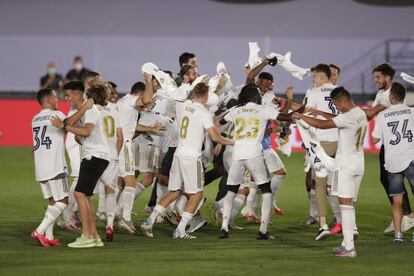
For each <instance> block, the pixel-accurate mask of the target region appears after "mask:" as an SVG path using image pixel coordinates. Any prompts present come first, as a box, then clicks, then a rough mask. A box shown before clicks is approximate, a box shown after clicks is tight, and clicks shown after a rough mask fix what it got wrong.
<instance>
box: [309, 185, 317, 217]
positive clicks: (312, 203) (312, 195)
mask: <svg viewBox="0 0 414 276" xmlns="http://www.w3.org/2000/svg"><path fill="white" fill-rule="evenodd" d="M308 195H309V201H310V207H309V216H311V217H315V218H316V217H318V207H317V206H316V192H315V189H311V190H310V192H309V194H308Z"/></svg>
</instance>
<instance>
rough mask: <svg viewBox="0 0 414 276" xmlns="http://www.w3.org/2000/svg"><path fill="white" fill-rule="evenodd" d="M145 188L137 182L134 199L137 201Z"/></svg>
mask: <svg viewBox="0 0 414 276" xmlns="http://www.w3.org/2000/svg"><path fill="white" fill-rule="evenodd" d="M145 189H146V188H145V186H144V185H142V184H141V183H140V182H137V185H136V186H135V194H134V199H137V198H138V197H139V196H140V195H141V194H142V193H143V192H144V191H145Z"/></svg>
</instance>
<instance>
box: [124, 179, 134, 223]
mask: <svg viewBox="0 0 414 276" xmlns="http://www.w3.org/2000/svg"><path fill="white" fill-rule="evenodd" d="M135 190H136V189H135V188H134V187H125V188H124V191H123V192H122V195H121V196H122V202H123V204H124V206H123V210H122V217H123V219H124V220H126V221H131V213H132V207H133V206H134V194H135Z"/></svg>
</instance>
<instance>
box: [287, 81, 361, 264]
mask: <svg viewBox="0 0 414 276" xmlns="http://www.w3.org/2000/svg"><path fill="white" fill-rule="evenodd" d="M330 98H332V100H333V102H334V104H335V106H336V107H337V108H338V109H339V111H341V112H342V114H339V115H338V116H335V115H334V114H330V113H325V112H321V111H317V110H314V111H312V113H313V115H317V116H323V117H325V118H326V120H319V119H315V118H311V117H308V116H305V115H302V114H298V113H295V114H294V115H293V118H294V119H295V120H299V119H302V120H303V121H305V122H306V123H308V124H309V125H311V126H313V127H316V128H319V129H334V128H338V151H337V153H336V160H337V163H338V171H336V172H335V179H336V181H337V183H334V184H333V187H332V193H333V194H334V195H337V196H338V197H339V203H340V208H341V215H342V233H343V237H344V238H343V242H342V245H341V246H339V247H336V248H334V253H335V255H336V256H338V257H356V251H355V246H354V235H353V234H354V229H355V228H356V222H355V208H354V202H355V201H356V198H357V195H358V190H359V186H360V184H361V180H362V175H363V173H364V151H363V147H362V146H363V143H364V136H365V132H366V129H367V125H368V121H367V115H366V114H365V112H364V111H363V110H362V109H361V108H359V107H357V106H356V105H355V104H354V102H353V101H352V97H351V94H350V93H349V92H348V91H347V90H345V89H344V88H343V87H337V88H335V89H334V90H333V91H332V92H331V93H330Z"/></svg>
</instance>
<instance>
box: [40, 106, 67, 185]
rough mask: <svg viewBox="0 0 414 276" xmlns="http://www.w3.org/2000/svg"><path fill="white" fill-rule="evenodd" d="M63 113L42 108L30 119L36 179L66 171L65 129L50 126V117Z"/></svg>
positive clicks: (48, 177)
mask: <svg viewBox="0 0 414 276" xmlns="http://www.w3.org/2000/svg"><path fill="white" fill-rule="evenodd" d="M53 117H59V118H60V119H61V120H62V121H63V120H64V119H65V117H66V116H65V115H64V114H63V113H62V112H60V111H58V110H50V109H42V110H41V111H40V112H39V113H38V114H36V115H35V116H34V117H33V119H32V137H33V153H34V161H35V174H36V181H39V182H40V181H46V180H50V179H53V178H54V177H56V176H58V175H59V174H62V173H67V168H66V160H65V143H64V135H65V131H64V130H63V129H60V128H56V127H54V126H52V124H51V123H50V119H51V118H53Z"/></svg>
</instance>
